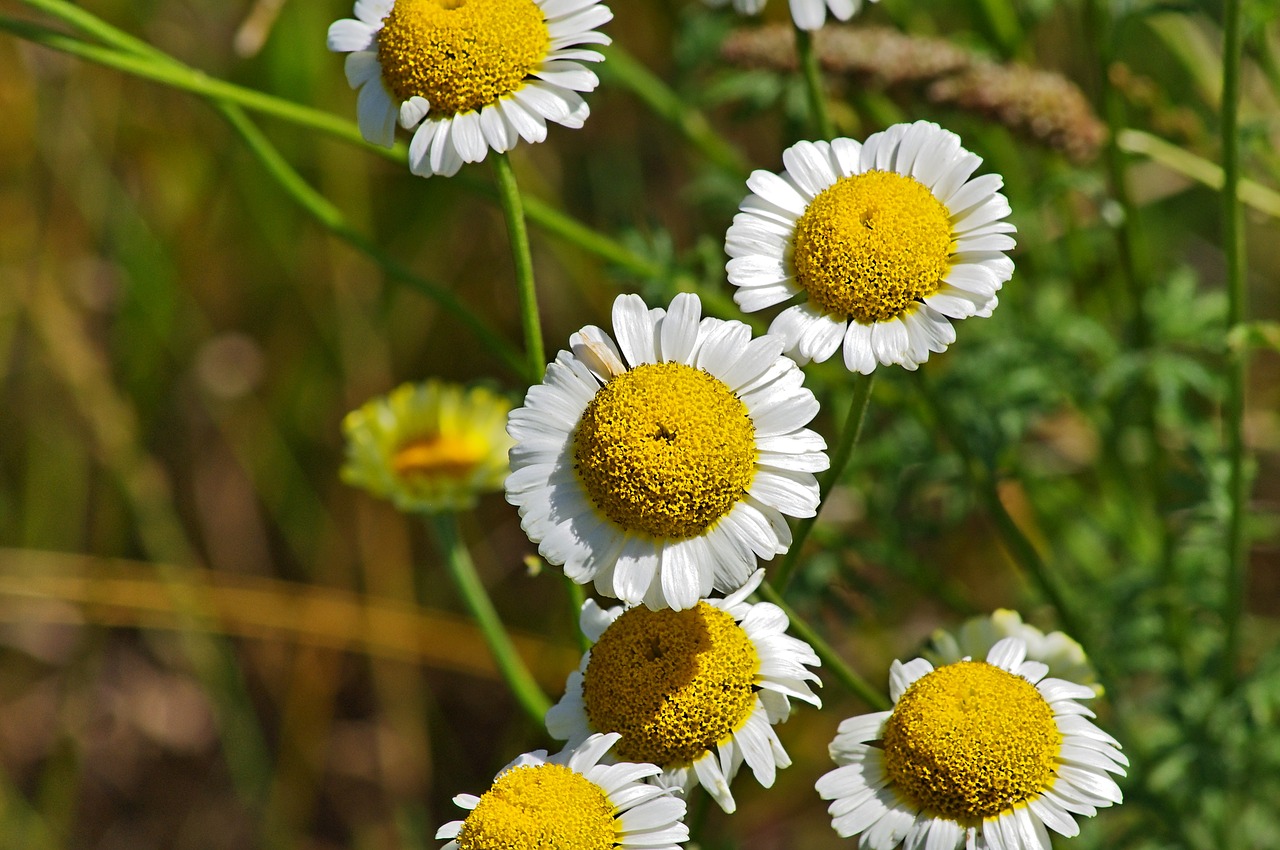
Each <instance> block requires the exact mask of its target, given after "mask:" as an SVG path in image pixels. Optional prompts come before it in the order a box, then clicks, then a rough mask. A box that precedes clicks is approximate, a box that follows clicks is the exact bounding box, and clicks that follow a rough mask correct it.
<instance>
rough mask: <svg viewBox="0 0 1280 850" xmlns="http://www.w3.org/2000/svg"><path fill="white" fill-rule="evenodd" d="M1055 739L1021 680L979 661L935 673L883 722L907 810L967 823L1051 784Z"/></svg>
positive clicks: (1036, 697) (1049, 715)
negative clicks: (912, 808)
mask: <svg viewBox="0 0 1280 850" xmlns="http://www.w3.org/2000/svg"><path fill="white" fill-rule="evenodd" d="M1061 748H1062V733H1061V732H1059V731H1058V725H1057V723H1056V722H1055V720H1054V718H1053V710H1052V709H1051V708H1050V707H1049V704H1048V703H1047V702H1045V700H1044V697H1042V696H1041V695H1040V692H1039V691H1038V690H1036V687H1035V685H1032V684H1031V683H1030V682H1028V681H1027V680H1026V679H1023V678H1022V677H1020V676H1015V675H1013V674H1012V673H1009V672H1007V671H1005V670H1002V669H1000V668H999V667H996V666H995V665H993V664H987V663H986V662H984V661H960V662H957V663H955V664H948V665H946V666H945V667H939V668H938V669H937V670H934V671H933V672H932V673H929V674H927V675H925V676H924V677H922V678H921V679H919V680H918V681H916V682H915V684H913V685H912V686H911V687H909V688H907V690H906V692H905V693H904V694H903V695H902V696H901V697H900V698H899V699H898V703H897V705H896V706H894V709H893V714H892V715H890V717H889V720H888V721H887V722H886V723H885V730H884V763H885V769H886V771H887V773H888V775H889V778H890V779H891V780H892V781H893V783H894V785H895V786H896V787H897V789H898V790H899V791H900V792H901V793H903V794H904V795H905V796H906V797H907V798H908V799H909V800H910V802H911V803H912V804H913V805H916V806H918V807H920V808H922V809H925V810H927V811H930V812H936V813H937V814H939V815H941V816H942V817H944V818H950V819H951V820H955V821H959V822H960V823H961V824H964V825H973V824H976V823H977V822H978V821H981V820H982V819H983V818H989V817H993V816H995V815H998V814H1000V813H1001V812H1006V811H1009V810H1011V809H1013V808H1015V807H1017V806H1019V805H1022V804H1025V803H1027V802H1028V801H1030V800H1032V799H1034V798H1035V797H1036V796H1038V795H1039V794H1040V792H1042V791H1043V790H1044V789H1045V788H1048V787H1049V786H1050V785H1052V784H1053V778H1054V764H1055V763H1056V760H1057V757H1058V752H1059V750H1060V749H1061Z"/></svg>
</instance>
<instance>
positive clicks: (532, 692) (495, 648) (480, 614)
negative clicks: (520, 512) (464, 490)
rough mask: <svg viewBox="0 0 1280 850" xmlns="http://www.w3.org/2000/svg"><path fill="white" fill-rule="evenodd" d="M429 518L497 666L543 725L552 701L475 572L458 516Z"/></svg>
mask: <svg viewBox="0 0 1280 850" xmlns="http://www.w3.org/2000/svg"><path fill="white" fill-rule="evenodd" d="M427 520H428V522H429V524H430V525H431V528H432V530H433V531H434V532H435V533H434V539H435V541H436V545H437V546H438V547H439V550H440V555H441V556H442V557H443V558H444V562H445V566H446V567H447V568H448V570H449V575H450V577H452V579H453V583H454V585H455V586H456V587H457V588H458V593H459V594H460V595H461V596H462V601H463V603H464V604H465V605H466V606H467V610H468V611H470V612H471V616H472V617H474V618H475V621H476V625H477V626H479V627H480V632H481V634H483V635H484V640H485V643H486V644H487V645H488V647H489V652H491V653H492V654H493V660H494V661H495V662H496V663H497V665H498V671H499V672H500V673H501V674H502V678H503V680H504V681H506V683H507V687H509V688H511V693H512V694H514V695H515V698H516V700H517V701H518V702H519V703H520V706H521V707H522V708H523V709H524V710H525V713H526V714H528V715H529V718H530V719H531V720H533V722H534V724H536V725H538V726H541V725H542V723H543V718H544V717H545V716H546V713H547V709H549V708H550V707H551V702H550V700H548V699H547V696H546V694H544V693H543V692H542V689H541V688H539V687H538V683H537V682H536V681H534V678H533V674H532V673H530V672H529V668H528V667H526V666H525V663H524V660H523V659H521V658H520V655H519V653H517V652H516V648H515V645H514V644H513V643H512V642H511V636H510V635H508V634H507V630H506V629H505V628H504V627H503V625H502V619H501V618H500V617H499V616H498V612H497V611H496V610H495V609H494V607H493V602H492V601H491V600H490V599H489V594H488V592H487V591H486V590H485V589H484V584H483V583H482V582H481V581H480V576H479V575H478V574H477V573H476V566H475V563H474V562H473V561H472V560H471V553H470V552H469V551H468V550H467V545H466V543H465V542H464V541H463V540H462V536H461V535H460V534H459V533H458V520H457V517H456V516H455V515H454V514H452V513H435V514H428V515H427Z"/></svg>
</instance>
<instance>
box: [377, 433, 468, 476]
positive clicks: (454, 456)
mask: <svg viewBox="0 0 1280 850" xmlns="http://www.w3.org/2000/svg"><path fill="white" fill-rule="evenodd" d="M484 456H485V452H484V446H482V445H479V444H478V443H477V442H476V441H474V440H468V439H464V438H461V437H458V436H456V435H451V434H432V435H431V436H427V437H419V438H417V439H415V440H410V441H409V442H407V443H404V444H403V445H401V446H400V447H399V448H397V449H396V451H395V454H393V455H392V456H391V469H392V471H394V472H395V474H396V476H397V477H399V478H405V479H416V478H454V479H460V478H466V477H467V476H468V475H470V474H471V472H472V470H474V469H475V468H476V467H477V466H478V465H479V464H480V462H481V461H482V460H484Z"/></svg>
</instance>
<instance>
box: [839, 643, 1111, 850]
mask: <svg viewBox="0 0 1280 850" xmlns="http://www.w3.org/2000/svg"><path fill="white" fill-rule="evenodd" d="M1026 654H1027V648H1026V645H1025V644H1024V643H1023V642H1022V641H1021V640H1020V639H1018V638H1005V639H1004V640H1001V641H999V642H998V643H996V645H995V646H993V647H992V648H991V652H989V653H988V654H987V659H986V661H985V662H984V661H970V660H968V659H966V660H964V661H957V662H956V663H954V664H947V665H945V666H942V667H938V668H936V669H935V668H934V666H933V665H932V664H930V663H929V662H928V661H926V660H924V659H923V658H917V659H915V660H914V661H911V662H909V663H907V664H902V663H901V662H898V661H895V662H893V667H892V668H891V670H890V673H889V687H890V692H891V693H890V695H891V696H892V697H893V703H894V704H893V709H892V710H891V711H881V712H876V713H875V714H866V715H862V716H861V717H853V718H850V719H848V720H846V721H844V722H843V723H841V724H840V730H839V733H838V734H837V735H836V738H835V740H834V741H832V742H831V748H830V750H831V757H832V759H834V760H835V762H836V764H838V765H840V767H837V768H836V769H835V770H833V771H831V772H830V773H828V774H826V775H825V776H823V777H822V778H821V779H819V780H818V793H819V794H820V795H821V796H822V798H823V799H824V800H833V801H834V802H833V803H832V804H831V806H830V808H829V809H828V811H829V812H830V813H831V825H832V827H833V828H834V829H835V831H836V832H837V833H839V834H840V835H841V836H844V837H846V838H847V837H850V836H854V835H858V834H861V835H862V841H861V845H860V846H862V847H864V848H869V850H893V848H895V847H897V846H898V845H899V844H902V845H903V846H904V847H906V848H909V850H915V848H925V847H927V848H928V850H956V848H960V847H966V848H981V850H1050V844H1049V834H1048V831H1047V830H1046V829H1045V828H1046V827H1048V828H1049V829H1052V830H1053V831H1054V832H1057V833H1059V834H1060V835H1065V836H1073V835H1076V834H1077V833H1078V832H1079V830H1080V828H1079V825H1078V824H1077V823H1076V820H1075V817H1073V816H1074V815H1081V816H1088V817H1092V816H1093V815H1095V814H1097V812H1098V809H1100V808H1104V807H1106V806H1110V805H1112V804H1113V803H1119V802H1120V801H1121V799H1122V796H1121V793H1120V787H1119V786H1118V785H1116V783H1115V780H1113V779H1112V778H1111V777H1110V776H1108V774H1109V773H1116V774H1119V775H1121V776H1123V775H1124V766H1125V765H1128V763H1129V761H1128V759H1126V758H1125V757H1124V754H1123V753H1121V752H1120V745H1119V744H1118V743H1117V742H1116V740H1115V739H1114V738H1112V737H1111V736H1110V735H1108V734H1107V733H1106V732H1103V731H1102V730H1101V729H1099V728H1098V727H1097V726H1094V725H1093V724H1092V723H1091V722H1089V720H1088V719H1087V718H1090V717H1093V712H1091V711H1089V710H1088V709H1087V708H1085V707H1084V706H1082V705H1080V704H1079V703H1077V702H1076V700H1078V699H1089V698H1091V697H1092V696H1093V690H1092V689H1091V688H1088V687H1085V686H1084V685H1077V684H1073V683H1071V682H1067V681H1064V680H1062V679H1046V678H1044V676H1045V672H1046V670H1047V668H1046V667H1045V665H1044V664H1042V663H1040V662H1038V661H1028V660H1026Z"/></svg>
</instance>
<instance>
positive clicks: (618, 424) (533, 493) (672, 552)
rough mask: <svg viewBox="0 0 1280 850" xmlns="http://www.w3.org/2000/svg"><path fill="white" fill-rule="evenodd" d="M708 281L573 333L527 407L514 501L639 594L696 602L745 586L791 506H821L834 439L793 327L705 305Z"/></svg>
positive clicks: (534, 536) (580, 569) (785, 535)
mask: <svg viewBox="0 0 1280 850" xmlns="http://www.w3.org/2000/svg"><path fill="white" fill-rule="evenodd" d="M701 315H702V304H701V302H700V301H699V300H698V297H697V296H696V295H689V294H681V295H677V296H676V297H675V299H674V300H673V301H672V302H671V309H670V311H669V312H668V311H667V310H663V309H661V308H658V309H653V310H650V309H648V308H646V307H645V304H644V302H643V301H642V300H641V299H640V297H639V296H637V295H622V296H619V297H618V299H617V300H616V301H614V303H613V327H614V333H615V334H616V335H617V343H616V344H615V343H614V341H613V339H611V338H610V337H609V335H608V334H607V333H605V332H604V331H602V330H601V329H600V328H597V327H594V326H588V327H585V328H583V329H582V330H581V331H579V332H578V333H576V334H574V335H573V336H571V337H570V338H569V346H570V349H571V350H570V351H561V352H560V353H559V355H557V357H556V360H555V362H554V363H552V364H551V365H550V366H548V367H547V374H546V377H545V378H544V379H543V382H542V383H541V384H539V385H537V386H535V387H533V388H531V389H530V390H529V393H528V395H526V396H525V400H524V407H520V408H517V409H516V410H514V411H512V413H511V419H510V421H509V423H508V425H507V430H508V432H509V433H510V434H511V436H512V437H513V438H514V439H515V441H516V445H515V447H514V448H513V449H512V450H511V475H510V476H509V477H508V478H507V501H509V502H511V503H512V504H513V505H515V506H516V507H518V508H519V509H520V517H521V527H522V528H523V529H524V531H525V533H526V534H528V535H529V538H530V539H531V540H533V541H534V542H535V543H537V544H538V551H539V552H540V553H541V554H542V557H543V558H545V559H546V560H547V561H548V562H549V563H552V564H562V565H563V566H564V571H565V574H566V575H568V576H569V577H570V578H572V579H573V580H574V581H576V582H578V583H579V584H585V583H586V582H588V581H591V580H592V579H594V580H595V585H596V588H597V589H598V590H599V591H600V592H601V593H604V594H606V595H608V596H614V597H617V598H619V599H621V600H622V601H623V602H626V603H627V604H628V605H638V604H641V603H644V604H645V605H648V606H649V607H650V608H664V607H667V606H670V607H672V608H675V609H677V610H678V609H683V608H691V607H693V606H694V605H696V604H697V603H698V600H699V599H701V598H702V597H704V596H709V595H710V594H711V591H712V589H713V588H718V589H720V590H721V591H724V592H726V593H729V592H732V591H734V590H737V589H738V588H739V587H741V586H742V585H743V584H744V583H745V582H746V581H747V579H748V578H750V576H751V574H752V572H753V571H754V570H755V568H756V562H757V558H765V559H769V558H772V557H773V556H774V555H777V554H780V553H782V552H785V551H786V550H787V548H788V547H789V546H790V545H791V530H790V529H789V528H788V527H787V523H786V520H785V519H784V518H783V514H786V515H788V516H795V517H808V516H813V515H814V513H815V512H816V510H817V506H818V482H817V479H815V478H814V477H813V473H815V472H820V471H821V470H823V469H826V468H827V463H828V461H827V456H826V454H825V451H824V450H825V449H826V443H825V442H823V439H822V437H820V436H819V435H818V434H816V433H815V432H813V431H811V430H809V429H808V428H806V427H805V425H806V424H807V423H808V422H809V420H811V419H813V417H814V415H815V414H816V413H817V412H818V402H817V400H816V399H815V398H814V397H813V393H811V392H810V391H809V390H807V389H805V388H804V387H802V386H801V383H802V382H803V380H804V374H803V373H802V372H801V371H800V369H799V367H798V366H796V364H795V363H794V362H793V361H791V360H789V359H787V358H786V357H783V356H782V340H780V339H778V338H777V337H772V336H764V337H761V338H759V339H751V331H750V329H749V328H748V327H747V326H746V325H744V324H742V323H741V322H725V321H720V320H718V319H711V318H706V319H704V318H701Z"/></svg>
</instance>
